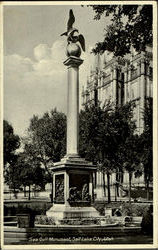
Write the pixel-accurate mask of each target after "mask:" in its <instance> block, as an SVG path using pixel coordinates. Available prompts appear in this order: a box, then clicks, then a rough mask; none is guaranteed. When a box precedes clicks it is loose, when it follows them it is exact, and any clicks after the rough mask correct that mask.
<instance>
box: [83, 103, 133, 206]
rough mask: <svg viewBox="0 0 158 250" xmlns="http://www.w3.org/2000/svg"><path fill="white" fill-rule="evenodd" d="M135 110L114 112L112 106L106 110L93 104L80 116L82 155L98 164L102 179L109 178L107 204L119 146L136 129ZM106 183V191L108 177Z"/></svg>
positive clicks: (126, 107) (120, 108)
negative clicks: (133, 118) (133, 117)
mask: <svg viewBox="0 0 158 250" xmlns="http://www.w3.org/2000/svg"><path fill="white" fill-rule="evenodd" d="M132 109H133V104H131V103H128V104H127V105H125V106H123V107H116V108H114V109H112V107H111V106H110V104H108V105H107V106H105V107H103V108H101V107H99V106H95V105H92V106H89V107H88V106H86V107H85V110H84V111H81V113H80V154H81V156H83V157H85V158H86V159H87V160H90V161H93V162H94V163H97V165H98V168H99V170H100V171H102V172H103V177H104V175H105V174H106V175H107V190H108V202H110V175H111V173H112V172H114V171H116V169H117V168H118V158H117V156H118V148H119V145H120V144H121V145H123V143H124V142H125V140H126V139H127V138H128V137H129V135H130V134H131V133H132V132H133V131H134V129H135V123H134V122H133V121H132ZM120 167H121V165H120ZM103 181H104V188H105V178H104V179H103ZM104 192H105V190H104Z"/></svg>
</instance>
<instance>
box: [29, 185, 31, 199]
mask: <svg viewBox="0 0 158 250" xmlns="http://www.w3.org/2000/svg"><path fill="white" fill-rule="evenodd" d="M30 199H31V190H30V185H29V200H30Z"/></svg>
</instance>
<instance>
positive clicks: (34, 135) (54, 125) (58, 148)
mask: <svg viewBox="0 0 158 250" xmlns="http://www.w3.org/2000/svg"><path fill="white" fill-rule="evenodd" d="M65 145H66V116H65V114H63V113H61V112H58V111H57V110H56V109H54V110H52V111H51V112H50V114H49V113H48V112H47V113H45V114H44V115H43V116H42V117H41V118H39V117H38V116H34V117H33V118H32V119H31V121H30V126H29V128H28V136H27V137H26V138H24V147H25V152H26V153H27V154H28V155H29V157H31V158H32V159H34V160H38V161H39V162H40V163H41V164H42V165H43V166H44V167H45V170H46V171H47V172H48V173H49V164H50V163H51V164H53V163H54V162H57V161H60V159H61V157H62V156H64V154H65V147H66V146H65ZM49 174H50V173H49ZM50 176H51V174H50Z"/></svg>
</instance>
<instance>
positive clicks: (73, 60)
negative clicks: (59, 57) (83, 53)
mask: <svg viewBox="0 0 158 250" xmlns="http://www.w3.org/2000/svg"><path fill="white" fill-rule="evenodd" d="M82 63H83V60H82V59H81V58H79V57H76V56H69V57H68V58H67V59H66V60H65V61H64V62H63V64H64V65H65V66H68V67H75V68H76V67H77V68H78V67H79V66H80V65H81V64H82Z"/></svg>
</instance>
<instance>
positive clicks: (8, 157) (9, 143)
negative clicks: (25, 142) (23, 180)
mask: <svg viewBox="0 0 158 250" xmlns="http://www.w3.org/2000/svg"><path fill="white" fill-rule="evenodd" d="M3 131H4V137H3V155H4V166H6V165H7V163H8V164H12V163H13V162H14V161H15V160H16V156H15V151H16V149H18V148H19V147H20V138H19V136H18V135H15V134H14V129H13V127H12V125H11V124H9V122H8V121H6V120H4V121H3Z"/></svg>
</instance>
